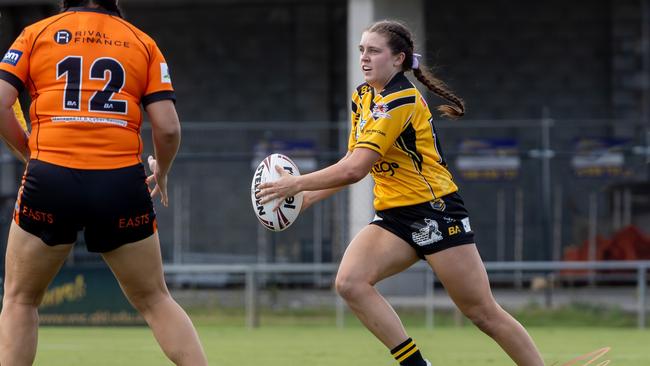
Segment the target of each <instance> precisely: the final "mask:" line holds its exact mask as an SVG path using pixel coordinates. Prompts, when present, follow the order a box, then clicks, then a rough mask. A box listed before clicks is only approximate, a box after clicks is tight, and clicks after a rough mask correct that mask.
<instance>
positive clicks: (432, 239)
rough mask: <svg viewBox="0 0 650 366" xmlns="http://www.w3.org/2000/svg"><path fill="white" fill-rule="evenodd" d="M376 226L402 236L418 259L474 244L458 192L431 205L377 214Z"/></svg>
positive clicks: (436, 200)
mask: <svg viewBox="0 0 650 366" xmlns="http://www.w3.org/2000/svg"><path fill="white" fill-rule="evenodd" d="M371 224H373V225H377V226H379V227H382V228H384V229H386V230H388V231H390V232H391V233H393V234H395V235H397V236H399V237H400V238H402V239H403V240H404V241H406V242H407V243H409V245H411V246H412V247H413V249H415V251H416V253H417V255H418V257H420V258H422V259H424V256H425V255H429V254H433V253H437V252H439V251H441V250H445V249H448V248H451V247H455V246H458V245H464V244H471V243H474V232H473V231H472V228H471V227H470V224H469V214H468V213H467V210H466V209H465V206H464V204H463V200H462V198H460V195H459V194H458V193H456V192H454V193H451V194H448V195H446V196H444V197H441V198H437V199H435V200H433V201H430V202H424V203H420V204H417V205H412V206H404V207H395V208H390V209H387V210H382V211H377V213H376V215H375V218H374V220H373V221H372V222H371Z"/></svg>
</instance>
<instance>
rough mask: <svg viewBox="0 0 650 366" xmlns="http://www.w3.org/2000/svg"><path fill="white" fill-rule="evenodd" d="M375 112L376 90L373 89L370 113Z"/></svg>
mask: <svg viewBox="0 0 650 366" xmlns="http://www.w3.org/2000/svg"><path fill="white" fill-rule="evenodd" d="M374 110H375V88H371V89H370V111H371V112H372V111H374ZM371 115H372V114H371Z"/></svg>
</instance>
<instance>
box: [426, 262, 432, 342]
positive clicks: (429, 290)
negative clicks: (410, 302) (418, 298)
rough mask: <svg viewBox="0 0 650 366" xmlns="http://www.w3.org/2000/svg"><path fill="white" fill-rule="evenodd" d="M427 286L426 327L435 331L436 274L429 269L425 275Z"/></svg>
mask: <svg viewBox="0 0 650 366" xmlns="http://www.w3.org/2000/svg"><path fill="white" fill-rule="evenodd" d="M425 276H426V277H425V286H426V298H425V304H426V305H425V309H426V315H425V321H424V322H425V326H426V328H427V329H429V330H431V329H433V285H434V274H433V271H431V270H430V269H429V268H427V269H426V275H425Z"/></svg>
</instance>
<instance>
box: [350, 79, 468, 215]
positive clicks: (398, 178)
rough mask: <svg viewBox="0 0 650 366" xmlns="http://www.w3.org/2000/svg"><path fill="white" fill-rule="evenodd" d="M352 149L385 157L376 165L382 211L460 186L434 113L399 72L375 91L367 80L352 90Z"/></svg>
mask: <svg viewBox="0 0 650 366" xmlns="http://www.w3.org/2000/svg"><path fill="white" fill-rule="evenodd" d="M351 108H352V117H351V119H352V130H351V132H350V139H349V142H348V150H350V151H352V150H354V149H355V148H358V147H363V148H367V149H371V150H374V151H376V152H378V153H379V154H380V155H381V158H380V160H379V161H377V163H375V165H374V166H373V168H372V171H371V174H372V176H373V178H374V180H375V188H374V194H375V200H374V206H375V209H376V210H385V209H388V208H393V207H401V206H409V205H414V204H418V203H422V202H427V201H434V200H435V199H436V198H438V197H442V196H445V195H448V194H450V193H452V192H455V191H457V190H458V187H457V186H456V184H455V183H454V182H453V180H452V176H451V173H449V171H448V170H447V167H446V163H445V161H444V158H443V156H442V152H441V150H440V142H439V141H438V136H437V134H436V130H435V127H434V125H433V117H432V115H431V111H429V107H428V106H427V103H426V101H425V100H424V98H423V97H422V95H421V94H420V92H419V91H418V90H417V89H416V88H415V87H414V86H413V84H412V83H411V82H410V81H409V80H408V79H407V78H406V76H404V73H398V74H397V75H395V77H393V79H391V81H390V82H389V83H388V84H387V85H386V87H385V88H384V90H383V91H382V92H380V93H378V94H375V91H374V89H373V88H372V87H371V86H370V85H368V84H367V83H364V84H362V85H360V86H359V87H357V89H356V90H355V91H354V93H353V94H352V104H351Z"/></svg>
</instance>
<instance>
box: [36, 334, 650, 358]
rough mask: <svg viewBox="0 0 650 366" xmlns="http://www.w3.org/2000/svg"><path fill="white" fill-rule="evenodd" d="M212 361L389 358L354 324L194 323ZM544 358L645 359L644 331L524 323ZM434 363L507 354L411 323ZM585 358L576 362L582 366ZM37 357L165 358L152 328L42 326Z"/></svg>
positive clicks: (469, 337)
mask: <svg viewBox="0 0 650 366" xmlns="http://www.w3.org/2000/svg"><path fill="white" fill-rule="evenodd" d="M198 329H199V333H200V336H201V338H202V342H203V344H204V347H205V349H206V352H207V353H208V358H209V360H210V365H220V366H235V365H236V366H246V365H251V366H257V365H259V366H293V365H310V366H325V365H337V366H338V365H354V366H371V365H372V366H383V365H386V366H389V365H390V366H395V365H396V363H395V362H394V361H392V360H391V358H390V355H389V353H388V351H387V350H386V349H385V348H384V347H383V345H381V344H380V343H379V342H378V341H377V340H376V339H375V338H374V337H372V335H370V333H368V332H367V331H366V330H365V329H363V328H361V327H360V326H358V325H355V324H352V325H350V326H348V327H346V328H345V329H342V330H339V329H336V328H334V327H331V326H322V325H320V326H314V325H312V326H304V325H302V326H301V325H294V326H286V325H282V326H263V327H262V328H259V329H255V330H248V329H246V328H243V327H236V326H218V325H213V324H207V325H199V327H198ZM529 330H530V332H531V334H532V335H533V337H534V338H535V340H536V342H537V343H538V346H539V347H540V349H541V351H542V353H543V354H544V358H545V361H546V363H547V364H549V365H551V364H553V363H554V362H558V363H562V362H567V361H569V360H570V359H572V358H574V357H576V356H578V355H580V354H585V353H588V352H590V351H593V350H596V349H599V348H602V347H605V346H610V347H611V348H612V349H611V351H610V352H609V353H608V354H607V355H606V356H605V357H603V358H601V359H600V360H599V361H598V362H594V363H593V364H594V365H596V364H600V362H602V361H604V360H611V364H610V365H611V366H641V365H650V353H649V352H648V351H647V345H648V344H650V331H647V330H646V331H639V330H636V329H629V328H626V329H623V328H598V327H588V328H585V327H583V328H577V327H576V328H563V327H534V328H530V329H529ZM409 334H410V335H411V336H412V337H413V338H414V339H415V340H416V342H417V343H418V345H419V346H420V348H421V349H422V350H423V353H424V355H425V357H427V358H428V359H429V360H430V361H431V362H432V363H433V365H445V366H449V365H472V366H482V365H485V366H495V365H511V364H512V362H511V361H510V360H509V359H508V358H507V357H506V356H505V354H504V353H503V352H502V351H501V350H500V348H499V347H498V346H497V345H496V344H495V343H494V342H493V341H492V340H491V339H489V338H488V337H487V336H485V335H483V334H482V333H480V332H479V331H478V330H476V329H475V328H474V327H472V326H465V327H460V328H456V327H439V328H436V329H434V330H426V329H423V328H421V327H411V328H410V329H409ZM585 363H586V361H583V362H579V363H576V364H575V366H582V365H584V364H585ZM35 365H43V366H45V365H47V366H58V365H61V366H63V365H65V366H75V365H84V366H85V365H96V366H102V365H111V366H112V365H138V366H150V365H151V366H153V365H156V366H158V365H171V363H170V362H169V361H167V360H166V358H165V357H164V356H163V354H162V352H161V351H160V350H159V348H158V346H157V344H156V342H155V340H154V338H153V336H152V335H151V332H150V331H149V329H147V328H144V327H142V328H139V327H99V328H94V327H42V328H41V330H40V333H39V348H38V353H37V357H36V362H35Z"/></svg>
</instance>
